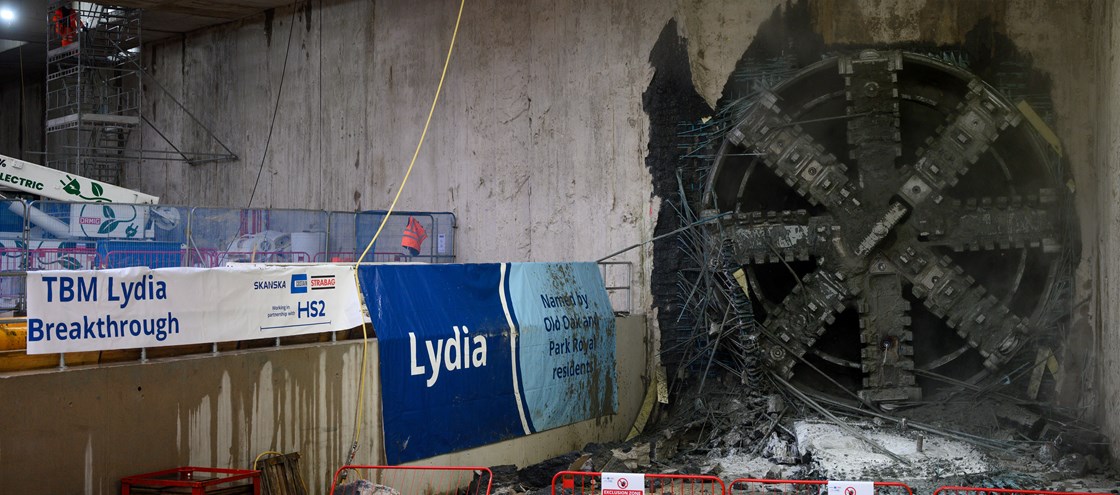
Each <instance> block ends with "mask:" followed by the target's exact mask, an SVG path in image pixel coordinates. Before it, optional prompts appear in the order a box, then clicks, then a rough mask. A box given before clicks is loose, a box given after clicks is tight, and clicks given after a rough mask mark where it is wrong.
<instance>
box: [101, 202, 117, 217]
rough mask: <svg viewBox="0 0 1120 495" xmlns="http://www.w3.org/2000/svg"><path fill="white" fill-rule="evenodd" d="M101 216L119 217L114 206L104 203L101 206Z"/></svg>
mask: <svg viewBox="0 0 1120 495" xmlns="http://www.w3.org/2000/svg"><path fill="white" fill-rule="evenodd" d="M101 216H103V217H105V218H110V219H112V218H117V212H115V211H113V208H112V207H110V206H108V205H104V206H102V207H101Z"/></svg>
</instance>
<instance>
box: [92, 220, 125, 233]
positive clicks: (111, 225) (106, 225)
mask: <svg viewBox="0 0 1120 495" xmlns="http://www.w3.org/2000/svg"><path fill="white" fill-rule="evenodd" d="M120 223H121V221H120V220H110V221H108V222H103V223H102V224H101V226H100V227H98V228H97V233H98V234H108V233H110V232H112V231H113V230H115V229H116V228H117V225H119V224H120Z"/></svg>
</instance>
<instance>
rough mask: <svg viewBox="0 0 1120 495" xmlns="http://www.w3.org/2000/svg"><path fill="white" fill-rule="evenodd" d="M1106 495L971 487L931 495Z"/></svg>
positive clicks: (950, 487)
mask: <svg viewBox="0 0 1120 495" xmlns="http://www.w3.org/2000/svg"><path fill="white" fill-rule="evenodd" d="M997 494H1001V495H1108V494H1107V493H1090V492H1054V491H1048V490H1019V489H1014V488H978V487H971V486H943V487H941V488H938V489H936V490H934V491H933V495H997Z"/></svg>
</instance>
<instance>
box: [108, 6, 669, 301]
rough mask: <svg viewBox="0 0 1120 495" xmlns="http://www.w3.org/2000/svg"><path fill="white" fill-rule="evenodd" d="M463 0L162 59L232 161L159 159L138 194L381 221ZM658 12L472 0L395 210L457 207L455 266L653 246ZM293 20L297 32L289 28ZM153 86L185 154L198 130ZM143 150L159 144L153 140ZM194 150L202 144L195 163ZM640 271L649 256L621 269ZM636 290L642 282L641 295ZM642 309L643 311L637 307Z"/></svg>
mask: <svg viewBox="0 0 1120 495" xmlns="http://www.w3.org/2000/svg"><path fill="white" fill-rule="evenodd" d="M457 7H458V2H452V1H438V2H410V1H378V2H338V1H325V2H312V3H311V5H310V8H309V9H308V10H296V11H293V10H291V9H278V10H276V12H275V13H274V14H269V15H262V16H257V17H254V18H251V19H248V20H246V21H244V22H241V23H237V24H233V25H227V26H222V27H218V28H214V29H210V30H206V31H202V32H199V33H197V34H193V35H190V36H187V37H186V38H183V39H181V40H177V41H169V42H166V43H162V44H159V45H156V46H153V47H151V48H150V49H149V50H148V51H147V52H146V53H145V54H144V56H145V60H146V63H148V64H149V65H150V66H151V68H152V72H154V74H155V76H156V77H157V78H158V79H159V80H160V81H162V82H163V84H164V85H165V86H166V87H167V88H168V89H169V90H171V91H172V92H173V93H174V94H175V95H176V96H177V97H178V98H179V99H180V100H182V101H183V102H185V103H186V104H187V105H188V106H189V107H191V108H194V109H204V110H203V111H201V112H199V114H200V116H201V118H202V120H204V121H206V122H207V123H208V124H209V126H210V127H211V128H212V129H213V130H214V131H215V133H216V134H217V135H218V136H219V137H221V138H222V139H223V140H225V141H226V143H227V144H228V145H230V146H231V148H233V149H234V150H235V151H236V152H237V153H238V154H239V155H240V156H241V160H240V161H238V162H235V163H223V164H209V165H200V166H188V165H184V164H180V163H166V164H164V163H154V162H153V163H150V164H147V165H145V166H144V167H143V168H142V170H141V171H139V173H137V174H132V175H130V182H129V185H130V186H132V187H136V188H138V189H140V190H144V191H148V192H151V193H152V194H159V195H160V196H161V197H162V198H163V201H164V202H167V203H190V204H196V205H218V206H242V207H244V206H247V205H248V204H249V199H250V196H251V195H252V193H251V191H252V190H253V186H254V183H255V182H256V177H257V173H258V170H259V166H260V164H261V162H262V154H263V153H264V151H265V142H266V141H267V140H268V134H269V127H270V122H271V117H272V113H273V108H274V105H275V102H276V98H277V93H278V92H279V91H280V81H281V72H282V70H283V67H284V61H285V53H286V52H287V51H288V44H289V39H288V38H289V33H291V36H292V38H291V51H290V53H289V54H288V60H287V71H286V78H285V79H284V82H283V94H282V95H281V97H280V100H279V107H278V108H279V109H278V112H277V117H276V124H275V127H274V129H273V132H272V138H271V144H270V145H269V148H268V155H267V156H266V157H264V168H263V172H262V173H261V179H260V182H259V185H258V187H257V192H256V195H255V197H254V199H253V202H252V205H253V206H261V207H277V208H285V207H293V208H326V209H337V210H359V209H384V208H386V207H388V205H389V203H390V200H391V199H392V197H393V193H394V192H395V191H396V189H397V186H398V184H400V182H401V179H402V177H403V176H404V173H405V169H406V167H407V166H408V164H409V159H410V158H411V156H412V153H413V151H414V149H415V147H416V143H417V140H418V138H419V136H420V133H421V129H422V126H423V123H424V118H425V116H426V115H427V113H428V109H429V105H430V104H431V100H432V95H433V93H434V91H435V89H436V85H437V82H438V79H439V74H440V68H441V66H442V63H443V57H444V55H445V53H446V50H447V46H448V44H449V42H450V39H451V29H452V26H453V24H454V21H455V14H456V8H457ZM671 12H672V5H671V4H669V3H667V2H660V3H648V2H642V1H636V0H635V1H629V2H594V1H587V2H579V3H565V2H560V3H557V2H549V1H534V2H512V3H511V2H501V1H497V0H491V1H479V2H475V1H472V2H468V7H467V10H466V11H465V12H464V13H463V20H462V28H461V30H460V32H459V37H458V41H457V45H456V47H455V55H454V58H453V60H452V63H451V66H450V68H449V70H448V75H447V82H446V85H445V86H444V88H443V95H442V99H441V102H440V104H439V107H438V108H437V109H436V115H435V117H434V118H433V121H432V125H431V128H430V130H429V131H428V135H427V141H426V143H425V145H424V149H423V151H422V152H421V153H420V156H419V158H418V160H417V162H416V167H415V169H414V170H413V172H412V175H411V178H410V179H409V183H408V187H407V188H405V190H404V193H403V195H402V196H401V199H400V203H399V204H398V208H403V209H415V210H439V211H443V210H450V211H453V212H455V214H456V215H457V216H458V219H459V227H460V228H459V230H458V232H457V233H456V236H457V237H456V242H457V246H458V253H459V259H460V260H463V261H469V262H480V261H499V260H500V261H522V260H588V259H597V258H599V257H601V256H603V255H606V254H608V253H610V252H612V251H615V250H617V249H620V248H622V247H625V246H626V245H628V244H632V243H635V242H637V241H639V240H640V239H644V238H648V237H649V233H650V232H651V231H652V228H653V222H654V220H655V218H654V215H655V214H656V207H655V206H654V202H653V199H652V192H651V191H652V188H651V184H650V181H649V176H648V173H647V171H646V167H645V165H644V162H643V157H644V155H645V151H644V150H645V145H646V143H645V141H646V139H645V135H646V129H647V127H648V124H647V122H646V119H645V117H644V115H643V113H642V111H641V94H642V91H643V90H644V88H645V87H646V85H647V82H648V80H649V78H650V77H651V69H650V67H649V65H648V63H646V58H647V57H648V54H649V48H650V46H651V45H652V43H653V41H654V40H655V39H656V36H657V34H658V32H659V31H660V30H661V28H662V27H663V26H664V23H665V22H666V21H667V20H668V19H669V17H671ZM293 23H294V24H293ZM152 93H153V92H152V91H151V90H149V93H148V96H149V97H148V98H147V99H146V101H145V103H146V105H148V107H147V109H146V112H147V114H148V115H149V116H154V119H153V120H154V121H155V122H156V123H157V125H159V126H160V127H161V129H162V130H163V131H164V132H165V133H167V134H168V135H169V136H173V137H174V139H177V140H180V142H178V143H176V144H177V145H181V147H182V146H186V147H187V148H190V149H199V148H202V149H204V150H209V149H210V148H207V146H208V145H209V143H208V140H207V139H206V138H205V136H204V135H203V134H202V132H201V130H199V129H198V128H195V126H193V125H191V124H190V123H189V121H188V120H187V119H185V118H183V117H182V116H181V114H179V113H177V112H176V111H175V110H174V108H173V107H172V106H171V105H170V103H169V102H168V101H167V100H166V99H165V98H161V97H160V96H159V95H158V94H155V95H153V94H152ZM144 139H145V142H146V145H153V146H155V145H158V144H159V142H158V141H159V138H158V137H154V136H153V135H152V134H151V133H149V134H146V135H145V138H144ZM192 147H193V148H192ZM622 259H624V260H629V261H632V262H634V263H636V264H637V265H638V266H639V267H641V266H643V264H644V265H645V268H646V269H645V270H636V273H637V274H639V276H641V274H643V273H648V272H649V266H648V262H647V261H646V259H645V258H644V257H643V255H642V251H635V252H633V253H631V254H630V255H629V256H626V257H623V258H622ZM636 282H637V286H639V287H641V286H643V285H648V282H645V281H644V280H641V279H639V280H637V281H636ZM636 297H637V300H636V306H637V307H639V308H641V307H646V306H648V300H646V299H645V298H644V295H643V294H640V293H639V294H636Z"/></svg>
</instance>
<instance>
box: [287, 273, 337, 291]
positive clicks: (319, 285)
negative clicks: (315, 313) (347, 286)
mask: <svg viewBox="0 0 1120 495" xmlns="http://www.w3.org/2000/svg"><path fill="white" fill-rule="evenodd" d="M335 282H336V281H335V279H334V275H312V276H311V290H326V289H333V288H334V286H335ZM293 284H294V282H293Z"/></svg>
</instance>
